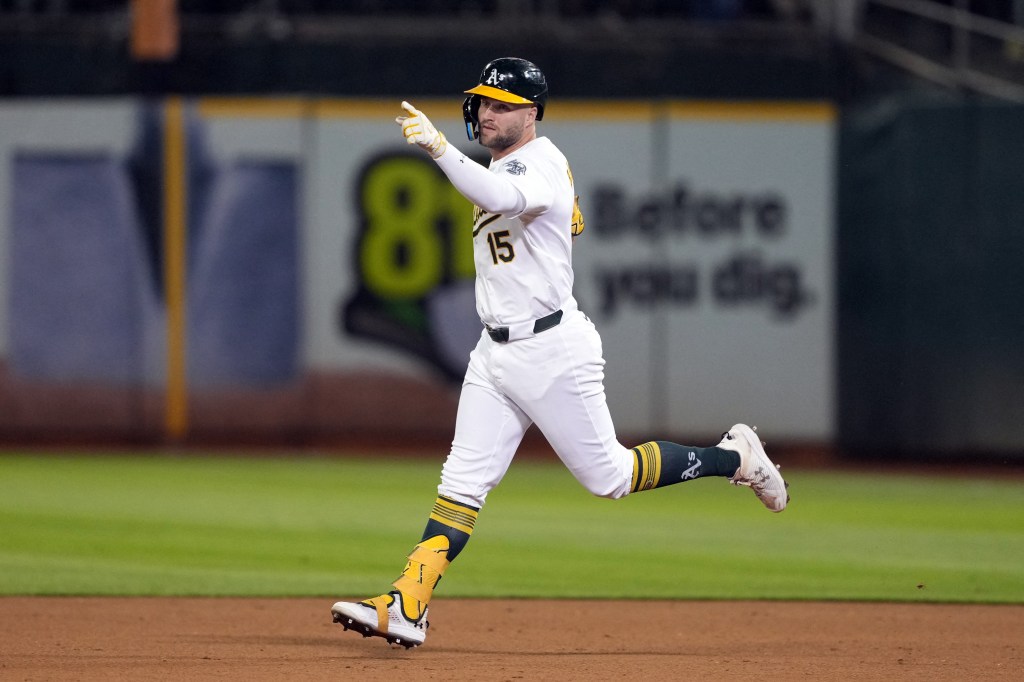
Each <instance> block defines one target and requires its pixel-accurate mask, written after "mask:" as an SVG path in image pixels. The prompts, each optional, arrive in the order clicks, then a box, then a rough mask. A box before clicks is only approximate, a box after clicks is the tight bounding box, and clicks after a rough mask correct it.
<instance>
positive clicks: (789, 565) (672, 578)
mask: <svg viewBox="0 0 1024 682" xmlns="http://www.w3.org/2000/svg"><path fill="white" fill-rule="evenodd" d="M442 458H443V457H442V456H439V457H438V458H436V459H434V460H430V461H428V460H408V459H403V458H401V457H400V456H398V454H395V455H394V456H388V455H387V454H385V455H377V456H376V458H375V459H371V458H370V457H351V458H340V457H315V456H310V455H308V454H294V455H282V456H279V457H268V456H266V455H261V456H259V457H254V458H246V457H241V456H237V455H235V456H224V455H220V454H217V453H211V454H209V455H203V456H188V457H183V456H168V455H163V454H147V453H140V454H139V455H137V456H124V455H118V456H111V455H103V454H102V453H95V454H76V455H74V456H61V455H58V454H47V455H37V456H28V455H23V454H17V453H9V454H6V455H0V594H104V595H109V594H126V595H149V594H153V595H243V596H244V595H261V596H262V595H280V596H324V597H328V598H330V597H334V596H350V597H358V596H368V595H372V594H378V593H380V592H381V591H383V590H385V589H387V586H388V584H389V583H390V582H391V580H393V579H394V578H395V577H396V576H397V575H398V573H399V572H400V570H401V568H402V565H403V563H404V557H405V555H406V554H407V553H408V552H409V551H410V550H411V548H412V546H413V545H414V544H415V543H416V542H417V541H418V540H419V537H420V533H421V532H422V530H423V527H424V524H425V523H426V520H427V516H428V515H429V513H430V510H431V508H432V506H433V504H434V501H435V499H436V485H437V482H438V475H439V472H440V465H441V461H442ZM787 477H788V478H789V480H790V481H791V483H792V493H793V502H792V505H791V507H790V508H789V509H787V510H786V511H785V512H784V513H782V514H778V515H776V514H770V513H768V512H767V511H765V510H764V509H763V508H762V507H761V506H760V504H759V503H758V502H757V500H756V499H755V498H754V496H753V495H752V494H751V493H750V492H749V491H748V490H746V489H738V488H734V487H732V486H729V485H728V484H727V483H726V482H725V481H724V480H721V479H710V480H699V481H695V482H691V483H686V484H683V485H678V486H673V487H669V488H663V489H658V490H654V491H650V492H645V493H640V494H637V495H634V496H631V497H629V498H627V499H625V500H620V501H610V500H601V499H597V498H593V497H591V496H590V495H588V494H587V493H586V492H585V491H584V490H583V488H582V487H581V486H579V484H577V483H576V482H575V481H574V480H573V478H572V477H571V475H569V473H568V472H567V471H566V470H565V469H564V468H563V467H562V466H561V465H560V464H559V463H557V462H554V461H536V460H525V461H520V462H515V463H514V464H513V466H512V469H511V470H510V472H509V474H508V476H507V477H506V479H505V481H504V482H503V483H502V485H501V486H499V488H497V489H496V490H495V491H493V492H492V494H491V496H490V498H489V500H488V504H487V505H486V506H485V507H484V509H483V510H482V512H481V514H480V518H479V520H478V522H477V525H476V529H475V531H474V534H473V538H472V540H471V541H470V544H469V546H468V548H467V550H466V551H465V552H464V553H463V554H462V555H460V557H459V558H458V559H457V560H456V561H455V562H454V563H453V564H452V566H451V568H450V569H449V570H448V572H447V573H446V575H445V579H444V581H442V583H441V585H440V586H439V588H438V591H437V594H438V596H445V597H460V596H467V597H468V596H472V597H598V598H604V597H608V598H646V599H655V598H672V599H676V598H689V599H693V598H701V599H738V598H743V599H852V600H905V601H950V602H971V601H977V602H1014V603H1020V602H1024V571H1022V570H1021V569H1020V567H1021V566H1024V485H1022V483H1021V481H1020V480H1019V479H1018V480H1012V479H1008V480H980V479H966V480H965V479H963V478H953V477H941V476H939V477H926V476H911V475H900V476H894V475H883V474H878V475H873V474H867V473H856V474H854V473H846V472H843V473H838V472H827V471H811V470H806V471H799V470H797V471H789V470H787Z"/></svg>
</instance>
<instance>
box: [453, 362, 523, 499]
mask: <svg viewBox="0 0 1024 682" xmlns="http://www.w3.org/2000/svg"><path fill="white" fill-rule="evenodd" d="M530 423H531V422H530V419H529V417H527V416H526V414H525V413H524V412H523V411H522V410H520V409H519V408H518V407H517V406H516V405H515V404H514V403H513V402H512V401H511V400H509V399H508V398H507V397H505V396H504V395H502V393H500V392H499V391H498V390H496V389H495V388H494V387H493V386H490V385H488V384H487V383H486V382H477V381H475V380H474V379H473V377H472V372H471V373H470V375H468V376H467V380H466V382H465V383H464V384H463V386H462V394H461V397H460V398H459V409H458V416H457V417H456V420H455V438H454V439H453V441H452V449H451V452H449V454H448V458H447V459H446V460H445V463H444V467H443V469H442V470H441V485H440V486H438V492H439V493H440V494H442V495H445V496H447V497H450V498H452V499H455V500H457V501H459V502H462V503H464V504H469V505H473V506H475V507H481V506H483V504H484V501H485V500H486V499H487V493H489V492H490V491H491V490H492V489H493V488H494V487H495V486H496V485H498V483H500V482H501V479H502V478H503V477H504V475H505V472H506V471H508V467H509V465H510V464H511V463H512V457H513V456H514V455H515V452H516V449H517V448H518V447H519V444H520V443H521V442H522V440H523V436H524V435H525V434H526V430H527V429H528V428H529V427H530Z"/></svg>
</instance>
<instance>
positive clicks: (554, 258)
mask: <svg viewBox="0 0 1024 682" xmlns="http://www.w3.org/2000/svg"><path fill="white" fill-rule="evenodd" d="M490 171H491V173H494V174H495V175H498V176H500V177H503V178H504V179H505V180H507V181H509V182H511V183H512V184H513V185H514V186H515V187H516V189H517V190H518V191H519V192H520V194H521V195H522V197H523V199H524V201H525V205H524V206H523V207H522V210H520V211H519V212H518V213H514V214H509V213H506V214H504V215H502V214H495V213H490V212H488V211H486V210H484V209H482V208H477V209H476V210H475V211H474V215H473V250H474V256H475V259H476V302H477V312H478V313H479V314H480V320H481V321H482V322H483V323H484V324H486V325H489V326H492V327H504V326H509V327H511V326H515V325H518V324H521V323H524V322H528V323H530V324H531V325H532V324H533V321H534V320H536V319H537V318H540V317H544V316H545V315H548V314H550V313H552V312H554V311H556V310H559V309H561V308H563V307H565V306H566V305H569V306H570V307H573V308H574V307H575V304H574V303H572V304H570V301H571V299H572V283H573V273H572V234H571V232H570V223H571V222H572V212H573V205H574V200H575V194H574V193H573V185H572V174H571V173H570V172H569V163H568V162H567V161H566V159H565V156H564V155H563V154H562V152H560V151H559V150H558V148H557V147H555V145H553V144H552V143H551V141H550V140H548V138H546V137H540V138H537V139H535V140H532V141H530V142H529V143H527V144H526V145H524V146H523V147H521V148H520V149H518V150H516V151H515V152H513V153H512V154H510V155H509V156H507V157H505V158H502V159H499V160H497V161H492V162H491V165H490Z"/></svg>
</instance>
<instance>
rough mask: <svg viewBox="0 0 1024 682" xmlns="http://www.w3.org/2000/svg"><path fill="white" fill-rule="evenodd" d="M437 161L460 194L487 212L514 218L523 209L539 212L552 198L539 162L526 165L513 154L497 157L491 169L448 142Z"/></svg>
mask: <svg viewBox="0 0 1024 682" xmlns="http://www.w3.org/2000/svg"><path fill="white" fill-rule="evenodd" d="M437 165H438V166H439V167H440V168H441V170H442V171H444V174H445V175H447V176H448V179H449V180H451V182H452V184H453V185H454V186H455V189H457V190H459V192H460V193H461V194H462V196H464V197H466V198H467V199H469V200H470V201H471V202H473V205H475V206H478V207H479V208H481V209H483V210H485V211H487V212H488V213H495V214H501V215H504V216H505V217H508V218H515V217H517V216H519V215H522V214H524V213H542V212H543V211H545V210H547V209H548V208H550V207H551V204H552V202H553V201H554V195H555V193H554V186H553V185H552V183H551V182H550V181H549V180H547V179H546V178H545V177H544V174H543V172H542V169H541V168H540V167H539V164H537V166H538V167H536V168H532V169H531V168H530V165H534V164H529V165H528V164H527V162H526V161H523V160H522V159H520V158H518V157H516V156H514V155H513V156H511V157H509V158H507V159H502V160H501V161H499V162H498V164H497V169H498V172H496V173H495V172H492V171H491V170H489V169H487V168H484V167H483V166H481V165H480V164H478V163H477V162H475V161H473V160H472V159H470V158H469V157H467V156H466V155H465V154H463V153H462V152H460V151H458V150H457V149H453V148H452V147H451V146H449V147H448V151H447V152H445V153H444V154H442V155H441V156H440V157H439V158H438V159H437Z"/></svg>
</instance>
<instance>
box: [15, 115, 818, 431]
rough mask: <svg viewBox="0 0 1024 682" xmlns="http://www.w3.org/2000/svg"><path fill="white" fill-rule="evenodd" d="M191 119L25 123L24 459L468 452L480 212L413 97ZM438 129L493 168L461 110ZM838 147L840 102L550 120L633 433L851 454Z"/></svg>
mask: <svg viewBox="0 0 1024 682" xmlns="http://www.w3.org/2000/svg"><path fill="white" fill-rule="evenodd" d="M174 103H176V102H175V101H173V100H138V99H129V98H125V99H97V100H74V101H68V100H60V101H57V100H21V101H16V102H15V101H11V102H5V103H3V104H0V206H3V207H4V210H3V212H2V213H0V249H2V255H3V260H2V266H0V288H2V289H0V294H2V298H3V305H2V306H0V357H2V358H3V369H2V374H0V401H2V405H3V408H4V409H2V410H0V435H4V436H7V437H8V438H12V439H17V438H35V437H40V438H42V437H78V436H96V437H112V438H117V437H120V438H124V437H128V438H135V439H139V440H154V441H160V440H163V439H165V438H167V437H173V438H178V437H184V438H186V439H189V438H193V439H199V438H208V437H219V438H224V439H228V440H230V439H236V438H245V439H246V440H253V439H256V440H260V439H266V440H285V441H289V442H297V443H299V442H310V441H315V440H318V439H321V438H343V437H348V436H353V435H361V436H366V437H371V438H372V437H373V436H374V434H377V433H385V434H387V435H389V436H390V435H402V434H404V435H408V436H417V435H424V436H429V437H440V438H446V437H450V433H451V429H452V423H453V419H454V409H455V404H456V400H457V395H458V386H459V381H460V378H461V374H462V370H463V368H464V366H465V362H466V358H467V355H468V352H469V350H470V349H471V347H472V346H473V344H474V343H475V341H476V339H477V337H478V336H479V333H480V325H479V320H478V319H477V317H476V314H475V310H474V305H473V301H472V276H473V274H472V254H471V247H470V239H469V236H468V234H465V232H464V230H465V229H466V227H467V225H468V222H469V215H470V211H471V207H470V206H469V204H468V202H466V201H465V200H464V199H462V198H461V197H460V196H459V195H458V194H457V193H455V192H454V191H453V190H452V189H451V187H450V186H449V185H448V184H447V182H446V181H445V179H444V177H443V176H442V175H441V174H440V173H439V172H438V171H437V169H436V167H435V166H434V164H433V163H432V162H430V161H429V159H428V158H427V157H425V156H424V155H422V154H418V153H415V151H414V150H412V151H411V150H410V149H409V148H408V147H407V146H406V145H405V144H404V143H403V141H402V139H401V137H400V135H399V134H398V129H397V126H395V125H394V123H393V121H392V119H393V117H394V115H395V114H396V113H397V111H398V107H397V99H396V100H395V101H391V100H338V99H315V98H301V99H281V100H275V99H237V100H226V99H212V98H203V99H188V100H185V101H184V102H183V104H184V108H183V109H182V110H181V111H183V118H182V119H181V127H180V129H178V128H176V127H175V126H176V125H177V124H176V123H175V122H176V121H177V119H173V118H171V117H170V114H169V112H172V111H177V110H175V109H171V108H169V105H170V104H174ZM416 104H417V105H419V106H420V107H421V108H422V109H424V110H425V111H427V112H428V113H429V114H430V115H431V116H432V118H433V119H434V120H435V122H436V123H437V124H438V126H439V127H440V128H441V129H442V130H444V131H445V132H446V134H447V135H448V137H449V140H450V141H452V142H453V143H455V144H457V145H458V146H460V148H462V149H464V150H465V151H467V152H468V153H472V154H475V155H476V156H477V157H478V158H481V159H482V157H480V155H479V153H478V151H475V150H474V145H472V144H470V143H469V142H467V141H465V138H464V135H463V133H462V129H463V126H462V122H461V120H460V114H459V112H460V108H459V105H460V102H458V101H455V100H421V101H417V102H416ZM175 130H178V133H179V137H180V139H179V140H178V142H179V143H180V144H181V145H183V146H182V147H181V149H182V150H183V151H184V153H183V154H178V153H176V152H175V151H174V150H175V149H176V147H175V146H174V144H175ZM835 131H836V113H835V111H834V110H833V108H832V107H831V106H830V105H827V104H818V103H799V104H798V103H758V104H757V105H746V104H742V103H730V104H725V103H717V102H707V103H697V102H682V101H678V102H676V101H658V102H653V101H617V102H599V101H594V100H586V101H584V100H578V101H570V102H561V103H559V104H558V106H553V107H551V108H550V111H549V112H548V113H547V116H546V117H545V120H544V122H543V123H542V124H541V133H542V134H545V135H549V136H550V137H551V138H552V139H553V140H554V141H555V142H556V143H557V144H558V145H559V146H560V147H561V148H562V149H563V151H565V153H566V155H567V156H568V158H569V159H570V163H571V164H572V169H573V173H574V177H575V179H576V185H577V190H578V191H579V193H580V202H581V207H582V209H583V212H584V215H585V217H586V221H587V230H586V233H585V234H584V236H583V237H582V238H581V239H580V240H578V242H577V245H576V250H575V254H574V259H575V264H576V271H577V281H576V294H577V298H578V299H579V300H580V302H581V305H582V307H583V308H584V309H585V310H586V311H587V313H588V314H589V315H590V316H591V317H592V318H593V319H594V321H595V322H596V323H597V325H598V328H599V329H600V330H601V332H602V336H603V340H604V346H605V354H606V358H607V360H608V366H607V368H606V387H607V390H608V396H609V402H610V405H611V407H612V410H613V415H614V416H615V419H616V424H617V427H618V430H619V432H620V434H624V435H625V434H638V435H647V436H655V435H656V436H666V437H668V436H690V437H694V438H698V437H699V438H705V437H713V435H715V434H717V433H719V432H721V430H723V429H724V428H726V427H728V426H729V425H730V424H732V423H733V422H734V421H738V420H742V421H748V422H753V423H759V424H766V425H767V424H770V425H771V430H772V432H773V433H774V434H776V435H777V437H778V438H780V439H784V440H787V441H791V442H793V441H796V442H807V443H815V444H822V443H830V442H831V441H832V440H833V438H834V436H835V421H836V419H835V412H836V406H835V395H836V386H835V380H834V376H835V368H834V365H835V361H834V327H835V315H836V313H835V304H834V300H835V291H834V288H835V285H834V283H835V274H834V249H835V246H834V240H835V237H834V235H835V224H834V217H833V206H834V195H835V187H834V180H833V177H834V168H835V141H834V138H835ZM176 179H177V180H180V186H181V187H182V188H184V190H185V191H184V192H181V193H175V192H173V191H169V188H171V187H173V186H174V182H175V180H176ZM182 195H183V196H184V199H183V198H182ZM460 230H462V231H463V232H460ZM175 236H178V237H180V239H174V238H173V237H175ZM168 237H171V238H170V239H169V238H168ZM463 237H464V238H463ZM176 249H181V250H182V253H181V255H182V256H184V261H183V262H184V263H185V266H184V268H185V269H184V274H185V277H184V279H183V280H179V279H177V278H176V277H175V276H174V268H173V266H171V267H170V268H169V267H168V264H169V262H171V263H173V262H174V256H175V250H176ZM182 309H183V310H184V312H185V317H184V319H185V320H187V323H186V324H184V325H181V324H179V323H178V322H177V321H176V320H177V319H178V318H177V317H176V316H175V314H174V312H175V311H176V310H178V311H180V310H182ZM169 310H170V311H171V313H172V314H170V315H169V314H168V311H169ZM169 320H170V321H169ZM176 357H177V358H179V359H181V358H182V357H183V359H184V364H183V365H179V364H178V363H177V362H176V361H175V358H176ZM179 366H180V367H184V368H187V370H184V371H183V370H179V369H178V367H179ZM176 387H184V392H180V391H179V388H176ZM175 424H177V426H175Z"/></svg>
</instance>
